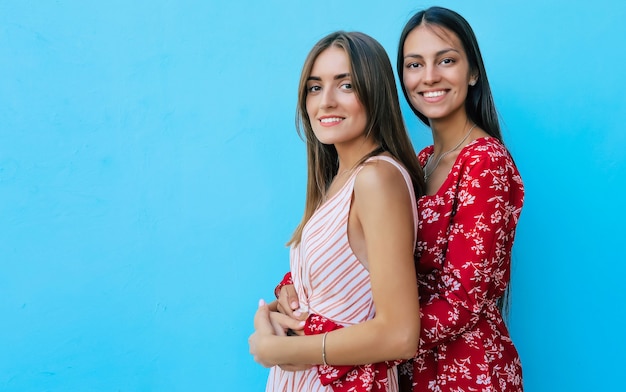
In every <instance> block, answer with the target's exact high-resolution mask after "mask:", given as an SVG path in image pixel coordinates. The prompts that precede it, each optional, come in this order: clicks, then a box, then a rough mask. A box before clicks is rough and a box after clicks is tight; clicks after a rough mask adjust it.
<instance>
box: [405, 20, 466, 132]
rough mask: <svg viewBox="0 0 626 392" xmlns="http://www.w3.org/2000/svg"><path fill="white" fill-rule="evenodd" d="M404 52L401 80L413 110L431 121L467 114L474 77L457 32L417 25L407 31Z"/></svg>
mask: <svg viewBox="0 0 626 392" xmlns="http://www.w3.org/2000/svg"><path fill="white" fill-rule="evenodd" d="M403 54H404V72H403V73H404V75H403V78H402V83H403V84H404V86H405V89H406V91H407V93H408V95H409V99H410V101H411V104H412V105H413V107H414V108H415V109H417V110H418V111H419V112H420V113H422V114H423V115H424V116H426V117H428V118H429V119H430V120H441V119H448V118H451V117H454V116H457V115H461V116H466V112H465V99H466V97H467V91H468V88H469V84H470V83H475V82H476V80H475V76H474V75H471V73H470V66H469V63H468V60H467V55H466V53H465V50H464V49H463V45H462V44H461V41H460V40H459V38H458V37H457V36H456V34H454V33H453V32H451V31H450V30H448V29H446V28H443V27H440V26H433V25H420V26H418V27H416V28H415V29H414V30H413V31H411V32H410V33H409V34H408V36H407V38H406V41H405V42H404V47H403Z"/></svg>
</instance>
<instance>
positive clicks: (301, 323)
mask: <svg viewBox="0 0 626 392" xmlns="http://www.w3.org/2000/svg"><path fill="white" fill-rule="evenodd" d="M304 324H306V322H304V321H300V324H298V325H299V326H301V327H304Z"/></svg>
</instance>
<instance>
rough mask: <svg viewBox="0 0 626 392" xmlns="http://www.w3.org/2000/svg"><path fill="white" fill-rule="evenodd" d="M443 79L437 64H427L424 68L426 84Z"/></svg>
mask: <svg viewBox="0 0 626 392" xmlns="http://www.w3.org/2000/svg"><path fill="white" fill-rule="evenodd" d="M440 79H441V75H439V71H438V70H437V67H435V66H427V67H426V69H425V70H424V82H425V83H426V84H434V83H437V82H438V81H439V80H440Z"/></svg>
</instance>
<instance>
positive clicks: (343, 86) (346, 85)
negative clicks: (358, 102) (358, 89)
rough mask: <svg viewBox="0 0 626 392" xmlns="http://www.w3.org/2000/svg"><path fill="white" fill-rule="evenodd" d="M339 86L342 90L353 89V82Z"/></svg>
mask: <svg viewBox="0 0 626 392" xmlns="http://www.w3.org/2000/svg"><path fill="white" fill-rule="evenodd" d="M339 87H340V88H341V89H342V90H352V83H342V84H341V86H339Z"/></svg>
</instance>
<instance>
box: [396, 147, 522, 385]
mask: <svg viewBox="0 0 626 392" xmlns="http://www.w3.org/2000/svg"><path fill="white" fill-rule="evenodd" d="M432 152H433V147H432V146H430V147H427V148H425V149H424V150H422V151H421V152H420V153H419V155H418V157H419V160H420V162H421V164H422V165H425V163H426V160H427V159H428V156H429V155H430V154H432ZM523 201H524V186H523V183H522V179H521V177H520V174H519V172H518V171H517V168H516V167H515V164H514V162H513V159H512V158H511V156H510V155H509V153H508V151H507V150H506V148H505V147H504V146H503V145H502V144H501V143H500V142H499V141H498V140H497V139H495V138H480V139H477V140H475V141H473V142H472V143H470V144H468V145H467V146H466V147H465V148H463V150H461V152H460V153H459V156H458V158H457V160H456V162H455V164H454V166H453V167H452V170H451V171H450V174H449V175H448V177H447V179H446V180H445V182H444V183H443V185H442V186H441V188H440V189H439V191H438V192H437V193H436V194H434V195H428V196H424V197H422V198H421V199H420V200H419V201H418V210H419V218H420V219H419V229H418V244H417V253H418V254H417V255H418V256H419V259H418V260H419V261H418V265H417V272H418V281H419V285H420V286H419V289H420V308H421V309H420V310H421V326H422V330H421V335H420V349H419V351H418V353H417V356H416V357H415V358H414V359H413V360H412V361H411V362H408V363H406V364H403V365H400V367H399V373H400V379H401V385H403V386H404V388H406V389H405V390H411V389H412V390H413V391H459V392H460V391H494V392H495V391H507V392H509V391H522V390H523V387H522V367H521V362H520V358H519V355H518V353H517V350H516V349H515V346H514V345H513V343H512V342H511V339H510V337H509V333H508V330H507V328H506V325H505V324H504V322H503V320H502V316H501V314H500V311H499V310H498V308H497V305H496V301H497V299H498V298H499V297H501V296H502V295H503V293H504V291H505V289H506V287H507V285H508V283H509V279H510V266H511V247H512V245H513V239H514V237H515V228H516V226H517V221H518V219H519V216H520V212H521V210H522V205H523ZM411 384H412V388H411V387H410V386H408V387H407V385H411Z"/></svg>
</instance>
